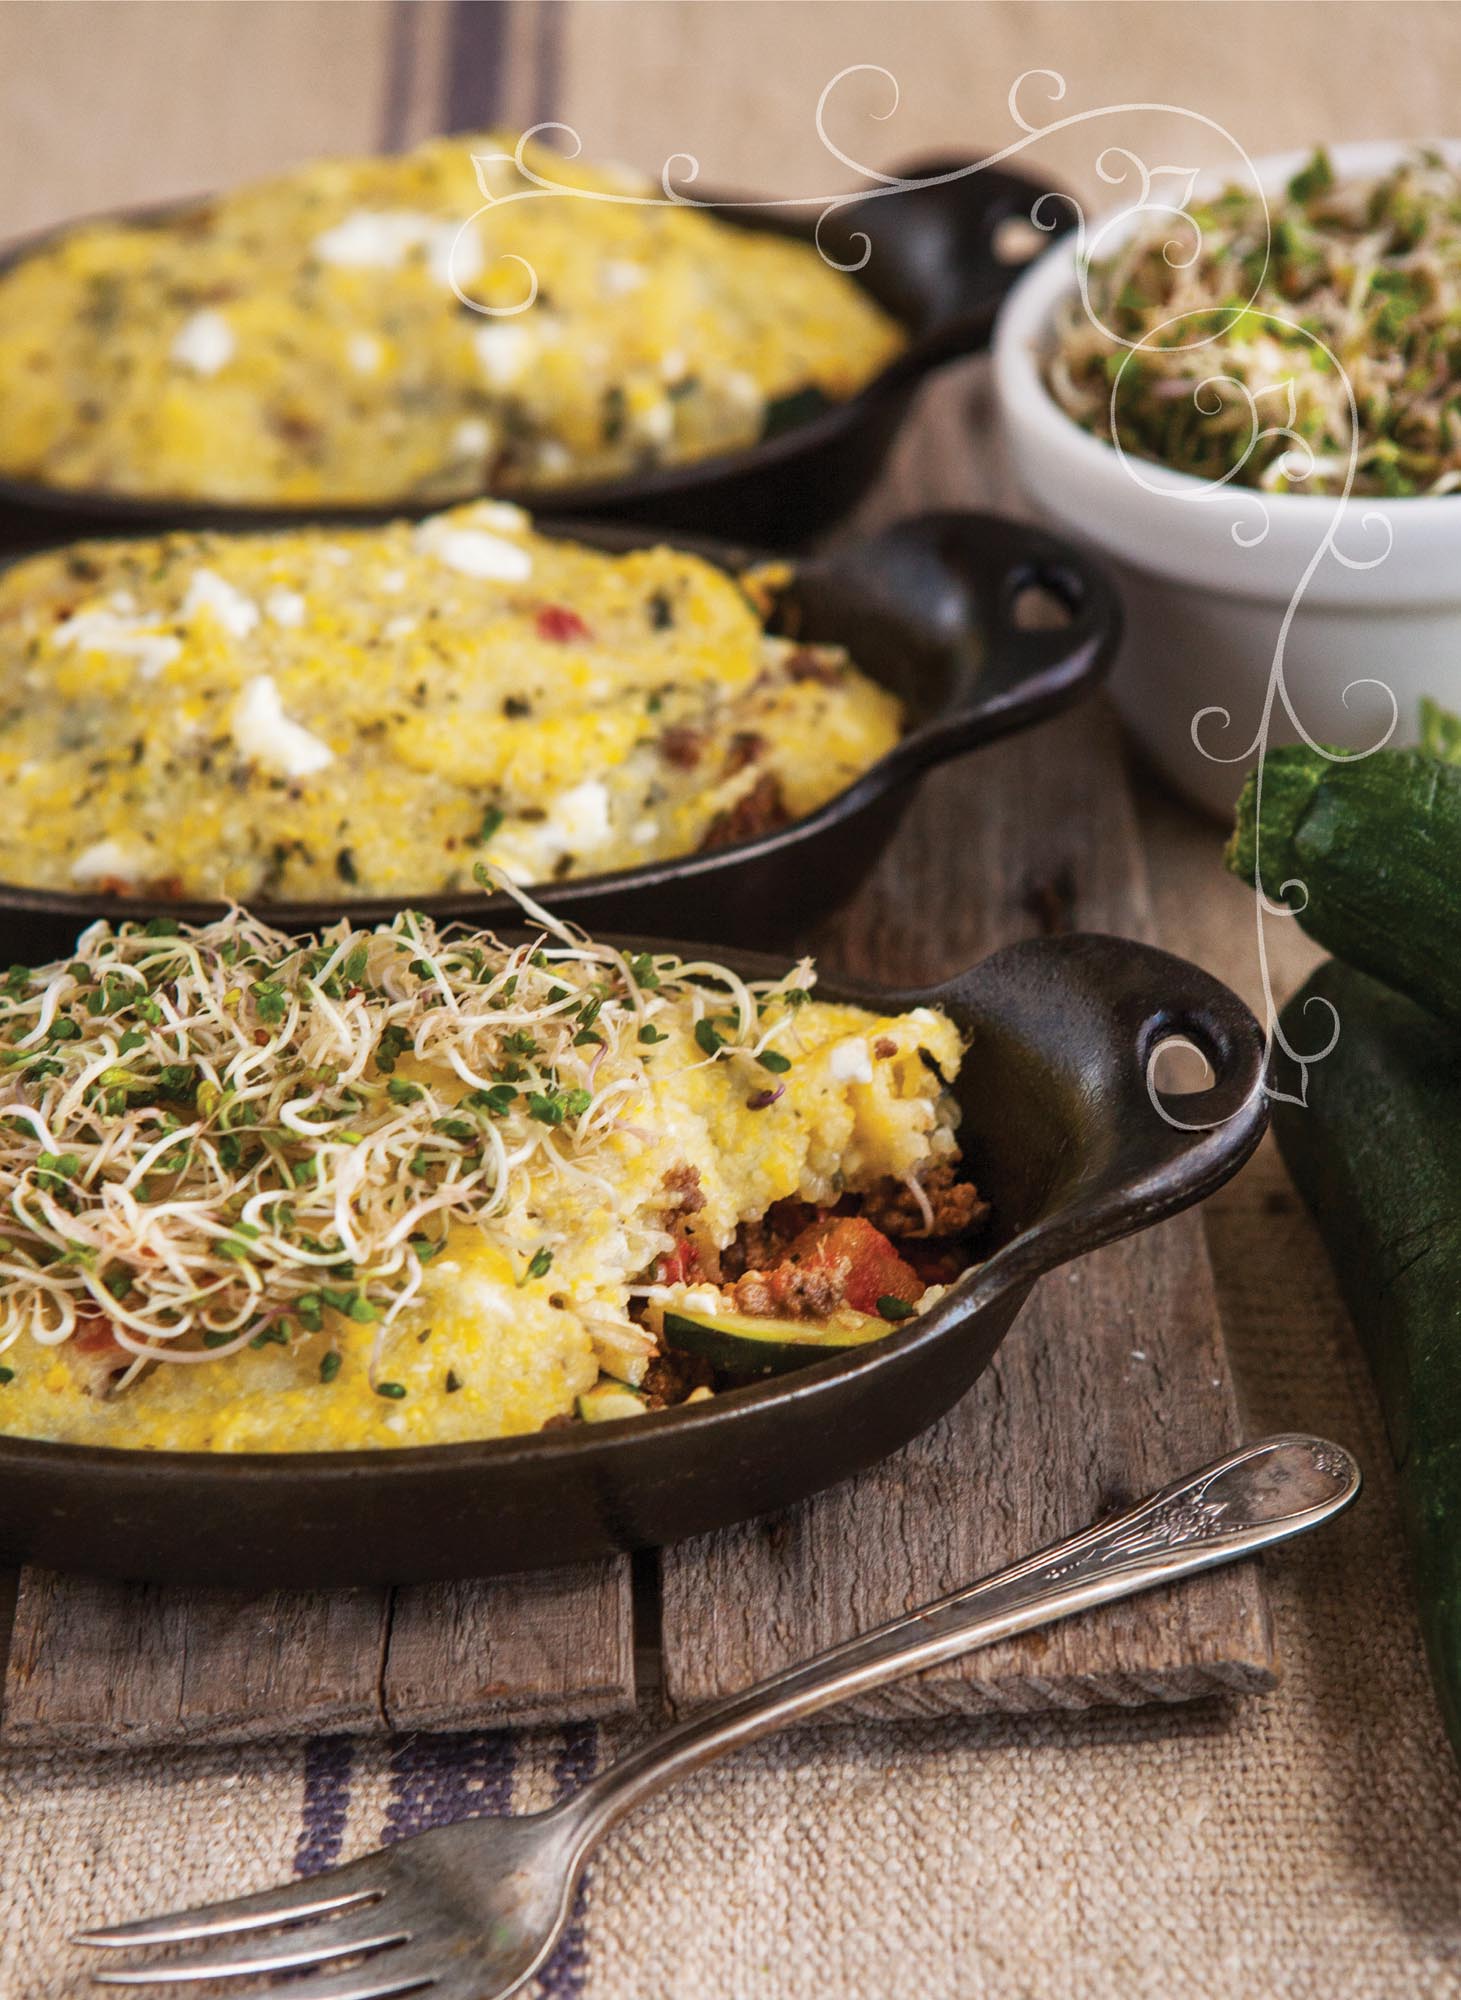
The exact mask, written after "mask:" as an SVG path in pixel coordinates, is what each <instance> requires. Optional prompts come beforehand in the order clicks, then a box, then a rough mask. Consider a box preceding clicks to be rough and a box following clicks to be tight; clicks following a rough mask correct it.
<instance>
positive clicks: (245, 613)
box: [182, 569, 259, 639]
mask: <svg viewBox="0 0 1461 2000" xmlns="http://www.w3.org/2000/svg"><path fill="white" fill-rule="evenodd" d="M200 611H207V612H210V613H211V614H212V616H213V617H214V618H216V619H217V620H218V623H219V624H220V625H221V626H222V627H223V629H224V631H225V632H231V633H232V634H233V637H234V638H235V639H247V637H248V636H249V634H250V632H252V631H253V629H254V627H255V626H256V625H257V624H258V622H259V607H258V605H257V604H255V603H254V600H253V599H252V598H251V597H245V596H244V594H243V592H242V591H241V590H235V588H234V586H233V585H232V584H231V583H229V582H228V580H227V579H226V578H225V577H221V576H219V575H218V573H217V572H216V571H215V570H211V569H197V570H194V571H193V575H192V580H191V582H190V583H189V584H188V594H187V596H186V597H185V598H184V599H183V608H182V615H183V617H184V618H196V617H197V616H198V613H199V612H200Z"/></svg>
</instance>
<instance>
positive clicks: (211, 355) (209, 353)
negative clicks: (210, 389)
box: [171, 310, 238, 375]
mask: <svg viewBox="0 0 1461 2000" xmlns="http://www.w3.org/2000/svg"><path fill="white" fill-rule="evenodd" d="M237 348H238V342H237V341H236V340H235V339H234V337H233V328H232V327H231V326H230V325H229V324H228V321H227V320H226V319H225V318H224V317H223V314H222V313H220V312H213V311H211V310H205V311H203V312H197V313H194V314H193V317H192V318H191V319H189V320H185V321H184V322H183V324H182V326H180V327H179V329H178V331H177V335H176V337H175V338H174V340H173V344H172V350H171V352H172V358H173V360H174V361H176V362H177V363H178V364H179V365H180V366H181V367H183V368H191V369H192V371H193V373H194V374H195V375H216V374H217V373H218V371H219V369H220V368H222V367H224V366H226V364H227V363H228V362H230V361H232V359H233V357H234V354H235V352H236V351H237Z"/></svg>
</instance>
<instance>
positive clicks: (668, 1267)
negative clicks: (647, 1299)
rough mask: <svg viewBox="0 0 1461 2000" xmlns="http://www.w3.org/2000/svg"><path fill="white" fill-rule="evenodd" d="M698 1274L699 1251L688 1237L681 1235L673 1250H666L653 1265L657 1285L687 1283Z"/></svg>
mask: <svg viewBox="0 0 1461 2000" xmlns="http://www.w3.org/2000/svg"><path fill="white" fill-rule="evenodd" d="M699 1276H700V1253H699V1251H698V1250H697V1249H696V1248H695V1245H694V1244H693V1243H692V1242H690V1240H689V1238H688V1237H684V1236H682V1237H681V1238H680V1240H679V1242H678V1243H677V1244H676V1245H675V1247H674V1249H673V1250H666V1251H665V1253H664V1255H663V1256H662V1257H661V1258H660V1260H659V1262H658V1263H657V1264H656V1265H655V1267H654V1281H655V1283H656V1284H657V1285H688V1284H689V1283H690V1282H691V1281H692V1280H693V1279H695V1278H698V1277H699Z"/></svg>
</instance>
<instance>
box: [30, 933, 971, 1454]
mask: <svg viewBox="0 0 1461 2000" xmlns="http://www.w3.org/2000/svg"><path fill="white" fill-rule="evenodd" d="M78 953H79V955H78V957H77V958H76V959H75V960H73V961H70V962H68V963H67V964H58V965H53V966H48V967H43V968H40V969H39V970H38V971H36V972H34V973H30V974H27V973H25V972H24V971H23V970H17V971H13V972H12V973H11V975H10V976H9V978H8V980H7V981H6V982H4V985H3V988H0V1076H3V1077H4V1078H5V1079H7V1080H6V1082H5V1083H4V1085H3V1102H0V1110H3V1111H4V1112H5V1114H6V1119H5V1128H4V1129H5V1133H6V1136H5V1137H4V1139H3V1140H0V1208H3V1216H0V1229H3V1232H4V1234H3V1240H0V1431H5V1432H9V1433H11V1434H15V1435H21V1436H30V1437H39V1438H50V1439H57V1440H66V1441H75V1442H85V1443H91V1444H107V1445H121V1446H128V1447H134V1448H143V1449H157V1450H163V1449H167V1450H217V1451H259V1450H275V1451H302V1450H326V1449H342V1448H353V1447H360V1446H393V1445H405V1444H426V1443H436V1442H443V1441H448V1440H453V1439H465V1438H478V1437H495V1436H501V1435H507V1434H512V1433H520V1432H524V1431H532V1430H536V1429H538V1428H540V1427H541V1426H542V1425H543V1424H544V1423H546V1422H548V1421H550V1420H551V1419H554V1418H561V1417H564V1416H566V1415H568V1414H569V1413H570V1412H571V1411H572V1410H573V1408H574V1403H575V1399H576V1398H577V1397H578V1396H579V1395H580V1394H582V1393H583V1392H584V1391H585V1390H587V1389H588V1388H590V1387H591V1386H592V1385H593V1384H594V1382H595V1381H596V1380H597V1379H598V1378H599V1376H600V1373H601V1371H604V1372H607V1373H608V1374H609V1375H611V1376H613V1377H615V1378H617V1379H619V1380H622V1381H627V1382H630V1383H633V1382H636V1381H638V1380H640V1379H642V1377H643V1374H644V1370H645V1367H646V1365H647V1363H648V1360H649V1358H650V1356H651V1355H652V1353H653V1351H654V1348H655V1338H654V1336H653V1335H652V1334H651V1333H650V1332H648V1331H647V1330H646V1328H645V1327H644V1326H643V1325H642V1324H639V1323H638V1322H636V1320H635V1318H634V1316H633V1314H632V1311H631V1308H632V1306H633V1304H634V1302H635V1301H636V1299H642V1298H644V1297H646V1296H647V1295H648V1294H650V1293H651V1292H653V1291H654V1290H655V1289H656V1287H655V1285H654V1284H653V1282H652V1277H653V1273H654V1270H655V1267H656V1263H657V1260H658V1259H659V1258H660V1257H661V1256H662V1255H666V1254H668V1253H670V1252H671V1251H672V1250H673V1249H674V1248H675V1246H676V1244H677V1242H678V1241H679V1240H680V1238H681V1237H682V1236H685V1235H687V1236H688V1238H689V1240H690V1242H692V1243H693V1244H694V1245H695V1246H696V1247H697V1250H698V1251H699V1253H700V1254H701V1255H702V1256H703V1258H704V1260H705V1266H706V1267H707V1268H712V1269H713V1268H714V1266H715V1260H716V1256H717V1253H718V1252H719V1251H721V1250H723V1249H725V1248H726V1246H728V1245H729V1244H730V1243H731V1242H732V1240H733V1239H734V1237H735V1235H736V1231H737V1230H738V1228H739V1227H740V1225H741V1224H742V1223H744V1222H747V1221H752V1220H756V1219H759V1218H760V1217H762V1216H763V1215H764V1214H765V1213H766V1211H767V1209H768V1208H769V1207H770V1206H771V1205H772V1204H773V1203H775V1202H778V1201H783V1200H788V1199H793V1198H795V1199H799V1200H802V1201H806V1202H810V1203H813V1204H816V1205H821V1206H827V1205H830V1204H832V1203H834V1202H836V1201H837V1199H838V1198H839V1197H840V1196H841V1195H843V1194H844V1193H856V1192H861V1191H867V1190H870V1189H872V1188H874V1187H876V1186H877V1185H878V1184H879V1183H881V1182H883V1181H884V1180H886V1179H888V1178H890V1177H891V1178H893V1179H896V1180H904V1181H907V1180H909V1179H914V1180H916V1179H917V1177H918V1176H919V1175H920V1174H922V1173H924V1172H926V1171H927V1170H928V1169H929V1168H930V1167H932V1166H934V1165H935V1164H937V1163H939V1162H940V1161H943V1160H947V1159H949V1158H950V1157H951V1156H953V1155H954V1153H955V1151H956V1146H955V1140H954V1136H953V1126H954V1122H955V1111H954V1107H953V1104H952V1100H951V1099H950V1098H949V1096H948V1095H947V1092H946V1091H945V1089H944V1087H943V1083H942V1079H943V1078H949V1079H951V1078H952V1077H953V1076H954V1074H955V1073H956V1071H957V1069H958V1066H959V1063H960V1060H961V1056H962V1044H961V1041H960V1037H959V1034H958V1032H957V1030H956V1029H955V1028H954V1026H953V1025H952V1023H951V1022H950V1021H949V1020H948V1019H947V1018H946V1017H945V1016H944V1015H942V1014H941V1013H939V1012H937V1011H936V1010H933V1009H929V1008H917V1009H914V1010H912V1011H910V1012H908V1013H906V1014H901V1015H892V1016H881V1015H878V1014H875V1013H873V1012H871V1011H869V1010H865V1009H863V1008H859V1007H852V1006H845V1005H834V1004H830V1003H823V1002H819V1001H817V1000H816V999H814V998H812V997H810V995H809V993H808V991H807V987H808V985H809V983H810V981H811V978H812V973H811V968H810V967H809V966H808V965H807V964H805V963H803V964H802V965H800V966H798V967H797V968H795V969H794V971H793V972H792V973H791V974H789V975H788V977H787V978H786V979H783V980H781V981H775V982H758V983H757V984H755V985H753V986H746V985H744V984H743V983H742V982H740V981H739V980H737V979H736V978H735V977H734V975H732V974H728V973H726V972H724V970H723V969H721V968H717V967H715V966H714V965H712V964H707V963H694V964H688V965H687V964H685V963H683V962H682V961H680V960H677V959H675V958H673V957H671V956H669V955H666V954H656V955H655V956H653V957H650V956H649V955H643V956H641V957H639V958H636V959H633V960H625V959H624V958H623V957H622V956H621V955H620V954H619V953H618V952H616V951H614V950H612V949H610V948H608V947H600V946H595V945H593V944H591V943H590V942H589V941H588V940H584V939H580V938H579V937H578V936H577V934H575V933H571V932H568V931H565V930H562V929H561V928H555V929H553V930H552V931H550V932H547V933H545V934H544V935H540V936H539V937H537V938H535V939H533V940H531V941H529V942H528V943H525V944H522V945H518V946H516V947H513V948H511V949H509V948H508V947H506V946H505V945H501V944H499V943H498V942H497V941H496V940H494V939H492V938H490V937H485V936H481V935H469V936H468V937H467V938H465V939H459V940H456V941H451V940H449V939H445V938H443V937H442V936H441V935H440V934H438V933H437V932H436V931H435V930H434V929H433V928H432V927H431V926H430V925H429V924H425V923H424V922H422V921H421V920H418V919H413V918H406V917H403V918H400V919H398V920H397V921H396V923H395V924H394V925H392V926H382V927H380V928H378V929H377V930H375V931H373V932H356V931H351V930H350V929H349V927H348V926H339V927H337V929H336V930H335V931H333V932H330V933H327V934H326V936H325V937H324V938H323V940H321V941H320V942H319V943H318V944H315V943H314V942H313V941H311V942H310V943H307V944H305V945H296V944H293V943H291V942H290V941H288V940H285V939H283V938H281V937H280V936H279V935H278V934H277V933H273V932H270V931H268V930H266V929H265V928H264V927H263V926H262V925H259V924H257V923H255V922H254V921H253V920H251V919H248V918H244V917H235V918H233V919H230V920H228V921H227V922H225V923H220V924H218V925H215V926H209V927H206V928H205V929H202V930H189V929H186V928H185V929H182V930H180V931H179V930H162V931H161V932H159V931H158V928H157V926H153V927H152V929H151V931H149V932H147V933H144V932H142V931H141V930H139V929H138V928H137V927H129V928H124V929H123V930H122V931H120V932H113V931H112V930H111V929H110V928H109V927H108V926H106V925H97V926H94V927H93V928H92V930H91V931H89V932H88V933H86V934H85V936H84V937H83V939H82V940H81V942H80V945H79V947H78ZM691 1190H693V1193H694V1197H695V1199H694V1200H690V1199H687V1196H688V1194H689V1192H690V1191H691ZM660 1289H662V1287H661V1288H660ZM118 1342H121V1345H120V1346H119V1345H118V1344H117V1343H118ZM119 1378H120V1380H119Z"/></svg>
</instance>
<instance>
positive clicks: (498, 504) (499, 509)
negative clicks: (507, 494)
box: [470, 500, 533, 535]
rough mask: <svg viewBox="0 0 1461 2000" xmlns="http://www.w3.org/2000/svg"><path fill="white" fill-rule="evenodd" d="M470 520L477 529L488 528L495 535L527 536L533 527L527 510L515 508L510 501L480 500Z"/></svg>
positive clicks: (473, 509) (531, 518)
mask: <svg viewBox="0 0 1461 2000" xmlns="http://www.w3.org/2000/svg"><path fill="white" fill-rule="evenodd" d="M470 518H471V520H472V522H473V524H474V525H475V526H476V527H479V528H487V529H489V530H490V532H491V533H492V534H494V535H525V534H527V532H528V530H529V529H530V528H531V527H532V525H533V517H532V515H531V514H530V513H529V512H528V511H527V509H526V508H525V507H514V506H513V504H512V502H511V501H510V500H479V501H477V502H476V504H475V505H474V507H473V508H472V512H471V517H470Z"/></svg>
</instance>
